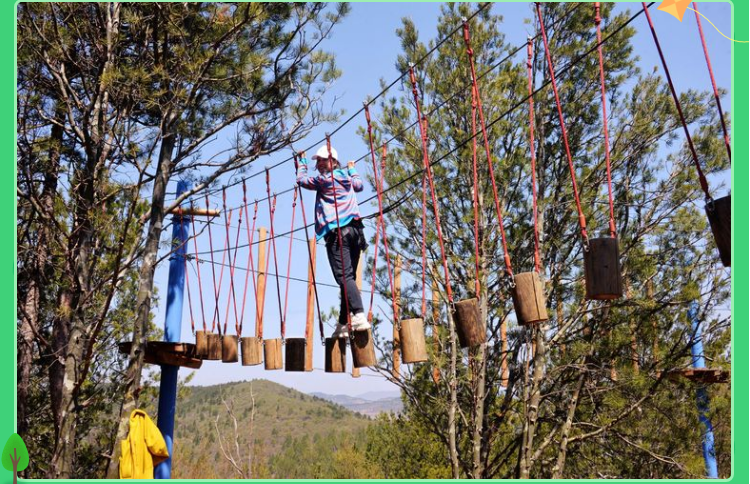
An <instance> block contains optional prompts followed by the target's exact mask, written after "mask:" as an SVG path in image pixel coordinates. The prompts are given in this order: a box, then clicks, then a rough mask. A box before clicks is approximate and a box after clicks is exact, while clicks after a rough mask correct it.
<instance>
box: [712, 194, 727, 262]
mask: <svg viewBox="0 0 750 484" xmlns="http://www.w3.org/2000/svg"><path fill="white" fill-rule="evenodd" d="M706 215H708V223H709V224H711V232H713V234H714V240H715V241H716V247H718V248H719V257H720V258H721V263H722V264H724V267H731V266H732V196H731V195H727V196H726V197H722V198H718V199H716V200H711V201H710V202H708V204H707V205H706Z"/></svg>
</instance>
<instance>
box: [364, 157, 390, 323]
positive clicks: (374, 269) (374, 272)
mask: <svg viewBox="0 0 750 484" xmlns="http://www.w3.org/2000/svg"><path fill="white" fill-rule="evenodd" d="M387 153H388V147H387V145H383V152H382V155H381V158H380V174H378V173H377V172H376V173H375V174H374V177H375V178H376V179H377V180H378V182H379V183H380V187H381V193H382V187H383V178H384V177H385V160H386V155H387ZM378 182H376V185H375V186H376V189H377V183H378ZM382 225H383V216H382V215H380V213H378V221H377V223H376V225H375V249H374V253H373V256H372V284H371V285H370V287H371V288H372V291H370V307H369V309H368V310H367V320H368V321H369V322H372V317H373V315H372V307H373V304H374V303H375V282H376V279H377V275H378V273H377V267H378V247H379V245H380V230H381V226H382ZM385 260H386V264H389V267H388V268H389V269H390V261H389V259H388V257H386V259H385ZM391 292H393V291H391ZM395 320H396V318H395V317H394V321H395Z"/></svg>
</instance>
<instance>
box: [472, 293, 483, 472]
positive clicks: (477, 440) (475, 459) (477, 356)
mask: <svg viewBox="0 0 750 484" xmlns="http://www.w3.org/2000/svg"><path fill="white" fill-rule="evenodd" d="M479 311H480V314H481V318H482V319H481V320H482V321H484V322H485V325H484V326H485V331H486V330H487V296H486V295H485V297H483V298H482V299H481V303H480V307H479ZM472 359H473V360H474V372H473V375H474V381H473V382H472V383H473V384H472V387H473V389H474V402H473V403H474V408H473V414H474V422H473V424H474V425H473V427H474V428H473V430H472V436H471V444H472V471H471V473H472V477H473V478H474V479H482V478H483V477H484V476H483V474H484V459H483V458H482V455H483V452H482V451H483V445H482V443H483V435H484V432H483V428H484V403H485V402H484V401H485V397H486V392H487V390H486V388H485V383H486V373H487V344H486V343H483V344H481V345H479V347H477V348H476V350H475V351H474V354H473V355H472Z"/></svg>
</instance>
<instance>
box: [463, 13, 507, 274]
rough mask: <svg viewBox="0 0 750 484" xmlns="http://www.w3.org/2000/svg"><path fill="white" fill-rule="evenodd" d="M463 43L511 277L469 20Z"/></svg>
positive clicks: (505, 256)
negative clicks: (467, 56) (467, 55)
mask: <svg viewBox="0 0 750 484" xmlns="http://www.w3.org/2000/svg"><path fill="white" fill-rule="evenodd" d="M464 43H465V44H466V52H467V54H469V67H470V68H471V69H470V71H471V84H472V89H473V90H474V93H475V95H476V101H477V108H478V109H479V124H480V126H481V127H482V137H483V139H484V151H485V154H486V155H487V166H488V167H489V176H490V181H491V182H492V195H493V197H494V199H495V211H496V212H497V224H498V226H499V228H500V238H501V239H502V243H503V257H504V259H505V268H506V270H507V271H508V276H509V277H510V278H511V279H512V278H513V266H512V265H511V263H510V253H509V252H508V241H507V240H506V237H505V225H504V223H503V212H502V210H501V209H500V197H499V196H498V194H497V184H496V183H495V168H494V166H493V163H492V155H491V154H490V141H489V137H488V136H487V125H486V123H485V121H484V109H483V108H482V96H480V94H479V86H478V84H477V73H476V69H475V68H474V50H473V49H472V48H471V38H470V36H469V22H468V21H466V20H464Z"/></svg>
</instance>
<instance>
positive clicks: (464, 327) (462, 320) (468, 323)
mask: <svg viewBox="0 0 750 484" xmlns="http://www.w3.org/2000/svg"><path fill="white" fill-rule="evenodd" d="M453 319H454V321H455V323H456V334H458V342H459V344H460V345H461V348H468V347H472V346H478V345H480V344H482V343H484V342H486V341H487V332H486V331H485V329H484V325H483V324H482V322H481V317H480V313H479V300H478V299H477V298H471V299H466V300H464V301H459V302H457V303H456V304H455V308H454V310H453Z"/></svg>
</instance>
